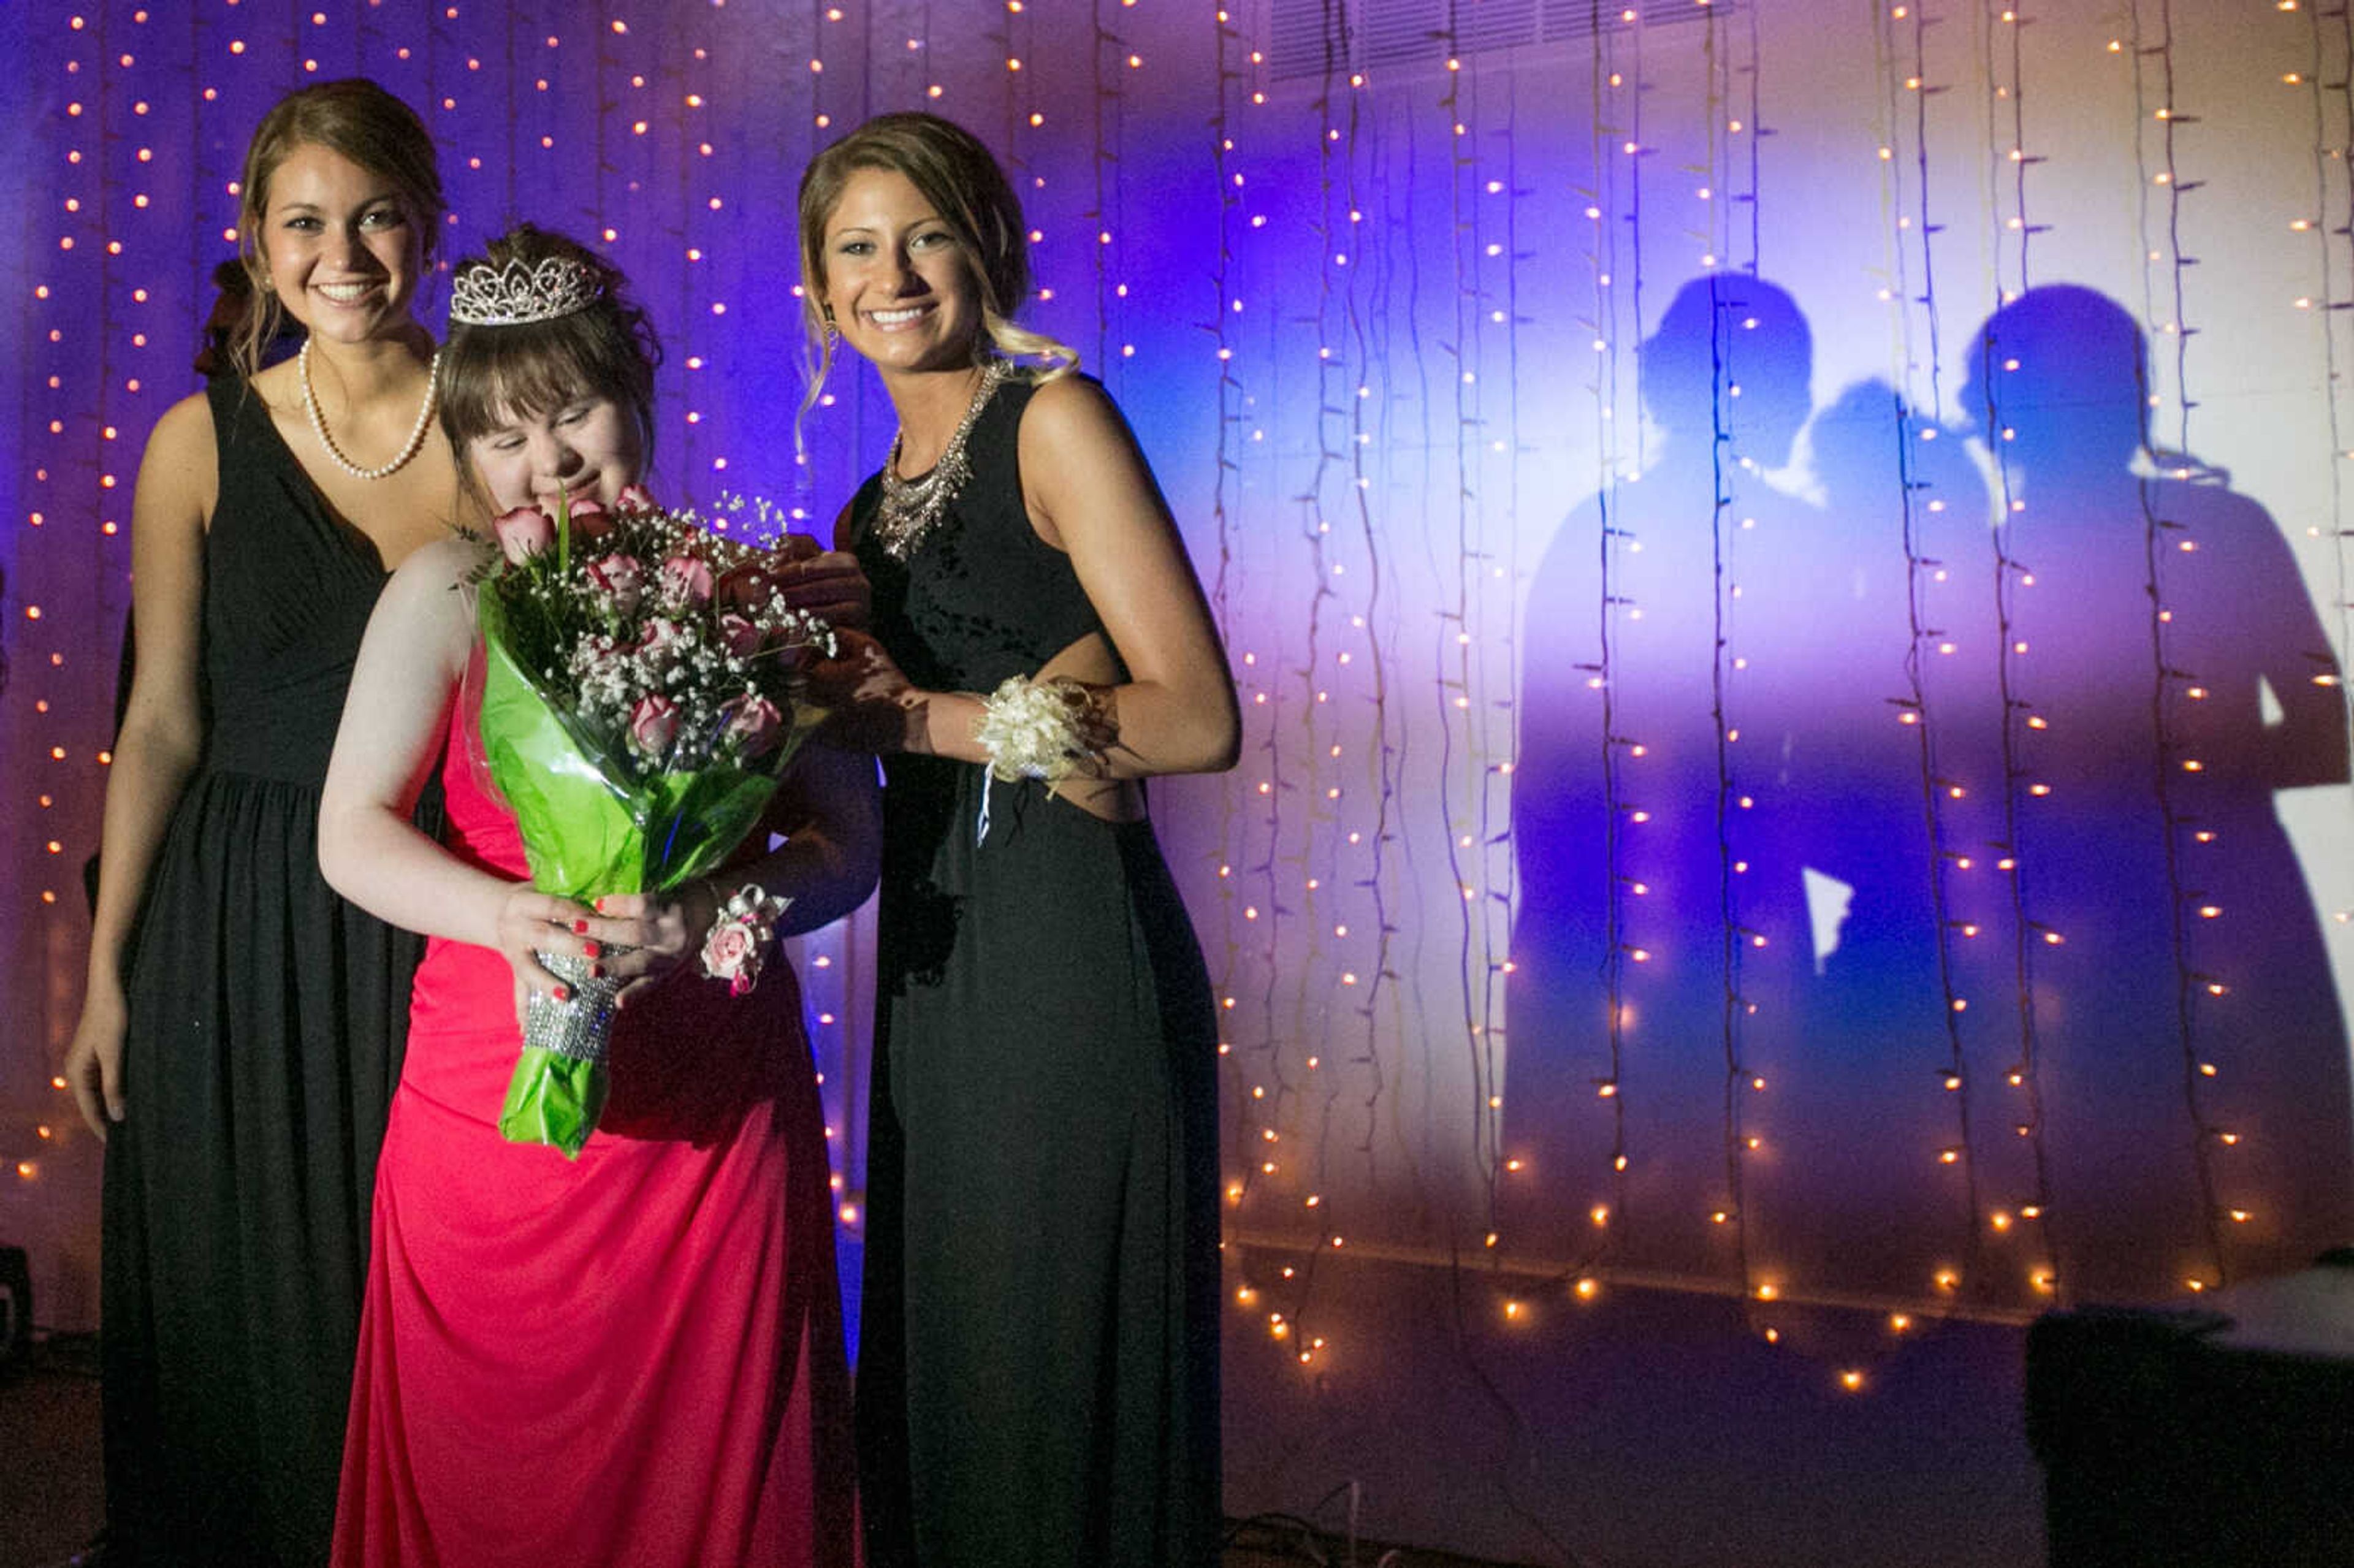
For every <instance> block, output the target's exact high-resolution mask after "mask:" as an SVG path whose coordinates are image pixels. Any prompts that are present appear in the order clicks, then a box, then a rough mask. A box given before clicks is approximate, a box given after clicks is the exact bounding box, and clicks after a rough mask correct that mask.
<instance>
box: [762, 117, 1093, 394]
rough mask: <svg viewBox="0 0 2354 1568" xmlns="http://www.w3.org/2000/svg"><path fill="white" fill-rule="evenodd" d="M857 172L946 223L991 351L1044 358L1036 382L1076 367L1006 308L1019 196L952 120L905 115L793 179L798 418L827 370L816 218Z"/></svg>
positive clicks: (1016, 289) (821, 238)
mask: <svg viewBox="0 0 2354 1568" xmlns="http://www.w3.org/2000/svg"><path fill="white" fill-rule="evenodd" d="M861 169H886V170H889V171H890V172H892V173H894V174H897V175H906V176H907V183H908V184H910V185H914V186H915V187H916V190H917V193H918V194H919V195H921V196H923V198H924V199H925V200H926V201H927V202H929V203H930V204H931V207H932V210H933V211H934V212H937V213H938V214H939V215H940V217H941V219H942V221H944V222H945V223H947V225H948V226H949V229H950V230H951V231H952V232H953V233H954V235H955V238H956V244H957V249H959V250H960V251H961V252H962V253H963V255H964V259H965V265H966V266H967V267H968V268H969V269H970V270H971V273H972V277H973V281H974V283H975V284H976V285H977V286H978V288H979V291H980V293H981V329H982V331H983V332H984V333H986V334H987V335H988V337H989V341H990V342H991V344H994V345H995V346H996V347H997V349H998V350H999V351H1000V352H1001V353H1002V354H1004V355H1008V356H1013V357H1030V358H1036V359H1044V360H1046V361H1048V362H1049V363H1048V364H1047V366H1045V368H1044V370H1043V371H1042V372H1041V373H1039V375H1038V377H1037V378H1038V379H1040V380H1050V379H1052V378H1053V377H1055V376H1060V375H1062V374H1064V373H1065V372H1066V371H1069V370H1072V369H1075V368H1076V367H1077V366H1078V363H1079V355H1078V352H1077V351H1076V349H1073V348H1071V347H1070V346H1069V345H1067V344H1063V343H1060V342H1058V341H1056V340H1055V339H1054V338H1051V337H1048V336H1047V335H1046V334H1044V333H1036V332H1032V331H1030V330H1028V329H1027V328H1025V327H1020V326H1016V325H1015V324H1014V323H1013V313H1014V312H1016V311H1017V310H1019V309H1020V308H1021V306H1022V302H1023V301H1024V300H1026V299H1027V298H1029V294H1030V234H1029V229H1028V228H1027V227H1026V226H1025V225H1024V224H1023V221H1022V202H1021V198H1020V197H1018V196H1015V195H1014V194H1013V184H1012V183H1011V182H1010V181H1008V180H1007V179H1006V177H1005V171H1004V170H1003V169H1002V168H1001V167H999V166H998V163H997V159H996V158H995V157H994V156H992V155H991V153H990V151H989V149H988V148H987V147H985V146H983V145H981V139H980V138H979V137H977V136H975V135H974V134H973V133H972V132H970V131H967V130H966V129H965V128H964V127H963V126H961V125H959V124H958V123H956V122H954V121H952V120H943V119H941V118H940V117H939V116H938V115H937V114H926V113H922V112H920V111H908V112H906V113H900V114H881V115H877V116H875V118H874V119H872V120H869V121H868V122H866V123H865V124H864V125H861V126H860V127H858V129H857V130H855V131H853V132H850V134H848V135H847V136H844V137H843V138H842V139H841V140H839V141H837V142H835V143H832V145H831V146H829V147H827V148H826V149H825V151H823V152H822V153H820V154H818V155H817V156H816V157H815V158H814V159H812V160H811V163H810V166H809V167H808V168H807V169H806V170H804V171H802V174H801V201H800V204H799V205H800V228H801V324H802V326H803V328H804V329H805V330H806V331H807V332H808V334H809V338H810V342H811V346H812V349H813V354H814V357H813V362H812V366H811V376H810V390H809V397H807V399H805V400H804V402H803V403H802V411H803V412H807V411H808V409H809V408H810V407H811V406H812V405H814V404H815V402H816V401H817V397H818V393H819V390H820V388H821V387H823V386H824V384H825V375H826V372H827V370H829V369H830V368H832V364H833V344H832V340H831V339H830V338H829V337H828V335H827V334H826V330H825V329H826V325H827V317H826V312H825V307H824V305H823V304H822V302H821V294H822V291H823V287H824V283H825V225H826V220H827V219H828V218H830V217H832V216H833V209H834V208H835V207H837V206H839V205H840V204H841V202H842V193H843V190H844V189H845V188H846V187H847V186H848V185H849V184H850V179H851V176H852V175H854V174H856V173H858V171H860V170H861Z"/></svg>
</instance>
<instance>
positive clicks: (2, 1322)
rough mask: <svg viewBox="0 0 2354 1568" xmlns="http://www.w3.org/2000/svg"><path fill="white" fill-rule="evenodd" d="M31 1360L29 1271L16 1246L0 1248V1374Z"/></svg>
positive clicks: (31, 1302) (30, 1288)
mask: <svg viewBox="0 0 2354 1568" xmlns="http://www.w3.org/2000/svg"><path fill="white" fill-rule="evenodd" d="M32 1359H33V1268H32V1265H31V1264H30V1263H28V1262H27V1260H26V1257H25V1249H24V1248H23V1247H20V1246H0V1370H5V1371H9V1372H17V1371H21V1370H23V1368H24V1366H25V1363H26V1362H27V1361H31V1360H32Z"/></svg>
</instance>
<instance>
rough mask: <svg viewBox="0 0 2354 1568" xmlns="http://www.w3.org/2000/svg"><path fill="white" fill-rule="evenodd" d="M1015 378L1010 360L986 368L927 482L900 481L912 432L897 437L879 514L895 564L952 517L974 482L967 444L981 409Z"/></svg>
mask: <svg viewBox="0 0 2354 1568" xmlns="http://www.w3.org/2000/svg"><path fill="white" fill-rule="evenodd" d="M1012 374H1013V363H1012V362H1011V361H1010V360H1003V359H991V360H989V361H987V362H985V363H984V364H983V365H982V366H981V385H980V386H979V387H974V388H973V393H972V402H971V403H970V405H969V406H968V407H967V408H965V411H964V418H962V419H961V420H960V421H958V423H957V428H956V433H955V434H954V435H952V436H950V437H949V444H948V445H947V446H945V447H943V448H941V449H940V461H938V462H936V463H934V464H933V465H932V471H931V472H929V473H928V474H926V475H924V477H923V478H921V479H902V478H900V477H899V449H900V447H901V446H902V445H903V444H904V443H905V442H906V440H907V427H906V426H905V425H902V426H900V427H899V432H898V434H896V435H895V436H893V437H892V438H891V455H890V457H889V458H887V459H886V460H885V461H884V464H883V503H882V505H881V506H879V507H877V508H876V509H875V538H876V540H877V541H879V542H880V543H881V545H882V546H883V553H884V554H885V555H886V556H890V557H891V558H892V559H893V560H895V561H904V560H906V559H907V558H908V557H909V556H913V555H914V554H915V553H916V551H917V549H918V548H920V547H921V546H922V545H923V543H924V541H925V540H926V539H928V538H929V537H930V536H931V535H932V533H933V531H934V530H935V529H937V528H938V526H939V523H940V519H941V518H942V517H944V516H946V515H947V514H948V509H949V502H951V501H954V500H955V499H956V497H957V492H959V491H960V490H962V489H963V488H964V487H965V482H967V481H968V480H970V479H971V478H972V459H971V458H970V456H968V455H967V454H966V452H965V442H966V441H967V440H969V439H970V437H971V435H972V428H973V426H974V425H975V424H976V423H978V422H979V421H980V419H981V410H982V409H983V408H988V407H989V399H990V398H991V397H992V396H993V395H995V393H996V391H997V388H998V387H999V385H1000V384H1001V383H1002V382H1003V381H1004V379H1005V378H1006V377H1007V376H1011V375H1012Z"/></svg>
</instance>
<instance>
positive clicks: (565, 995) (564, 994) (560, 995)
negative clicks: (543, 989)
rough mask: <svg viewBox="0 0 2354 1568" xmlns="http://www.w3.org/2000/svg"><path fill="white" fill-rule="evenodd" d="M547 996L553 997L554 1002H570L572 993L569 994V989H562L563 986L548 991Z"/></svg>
mask: <svg viewBox="0 0 2354 1568" xmlns="http://www.w3.org/2000/svg"><path fill="white" fill-rule="evenodd" d="M548 994H549V995H551V996H553V997H555V998H556V1000H557V1001H571V1000H572V992H571V991H570V990H569V989H567V987H564V986H557V988H556V989H555V990H554V991H550V992H549V993H548Z"/></svg>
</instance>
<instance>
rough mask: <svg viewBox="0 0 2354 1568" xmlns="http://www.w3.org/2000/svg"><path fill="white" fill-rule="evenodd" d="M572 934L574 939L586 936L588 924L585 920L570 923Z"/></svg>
mask: <svg viewBox="0 0 2354 1568" xmlns="http://www.w3.org/2000/svg"><path fill="white" fill-rule="evenodd" d="M572 934H573V935H574V936H576V937H585V936H587V935H588V921H586V920H575V921H574V922H572Z"/></svg>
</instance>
